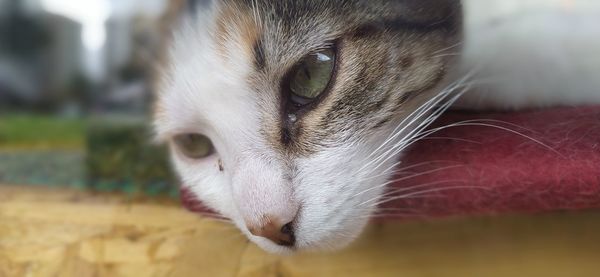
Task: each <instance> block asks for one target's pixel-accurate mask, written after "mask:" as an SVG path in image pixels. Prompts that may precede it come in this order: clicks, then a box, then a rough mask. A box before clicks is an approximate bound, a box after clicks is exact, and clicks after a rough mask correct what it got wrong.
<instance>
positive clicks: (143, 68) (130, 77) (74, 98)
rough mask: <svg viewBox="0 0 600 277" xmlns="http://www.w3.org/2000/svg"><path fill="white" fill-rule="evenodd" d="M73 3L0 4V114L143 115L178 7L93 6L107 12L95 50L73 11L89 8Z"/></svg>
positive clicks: (130, 1)
mask: <svg viewBox="0 0 600 277" xmlns="http://www.w3.org/2000/svg"><path fill="white" fill-rule="evenodd" d="M61 1H63V2H64V3H63V2H61ZM67 1H68V2H67ZM71 1H72V0H53V1H46V0H0V108H2V109H7V108H16V109H19V110H21V111H23V109H24V108H27V109H30V110H34V111H37V110H48V111H54V112H61V111H63V110H65V109H68V110H73V109H72V108H73V106H77V108H76V110H80V111H81V110H87V109H91V110H92V111H93V112H113V111H118V112H128V113H131V112H134V113H142V112H144V111H145V109H146V107H147V106H148V103H149V100H150V95H151V88H152V86H151V83H152V68H153V67H154V66H155V64H156V63H157V60H159V56H160V51H161V48H162V47H161V46H162V44H163V43H164V37H165V30H167V29H168V27H167V25H168V24H169V22H171V19H172V17H173V11H174V10H177V7H179V6H181V3H182V2H183V1H181V0H176V1H168V0H146V1H142V0H118V1H117V0H97V1H105V2H103V3H105V4H107V5H110V13H109V14H108V17H107V19H106V21H105V22H104V30H103V31H104V34H103V35H102V36H101V37H102V41H100V42H101V43H102V44H103V46H101V47H100V48H99V49H94V50H93V51H91V50H90V49H89V45H86V35H89V34H87V33H86V32H87V31H89V26H86V25H85V24H86V22H85V17H83V16H82V15H81V14H76V13H74V11H77V9H73V6H75V5H79V9H81V5H87V4H85V3H84V4H82V3H81V2H79V3H75V2H71ZM49 2H53V5H54V6H52V7H48V5H49V4H48V3H49ZM61 3H62V4H61ZM69 8H71V10H68V9H69ZM61 9H65V10H64V12H63V11H61ZM80 11H81V10H80ZM84 11H85V12H86V13H88V12H90V10H89V9H88V10H84ZM167 11H170V12H167ZM92 12H93V11H92ZM101 28H102V27H101ZM100 31H102V30H100ZM7 42H9V43H7ZM90 61H92V64H90ZM90 66H95V68H93V70H90Z"/></svg>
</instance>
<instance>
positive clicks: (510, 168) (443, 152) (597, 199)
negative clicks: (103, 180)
mask: <svg viewBox="0 0 600 277" xmlns="http://www.w3.org/2000/svg"><path fill="white" fill-rule="evenodd" d="M465 121H467V122H465ZM456 122H464V123H463V124H461V126H456V127H449V128H446V129H443V130H441V131H439V132H437V133H435V134H433V135H431V136H430V137H429V138H427V139H424V140H422V141H420V142H418V143H416V144H415V145H414V146H413V147H412V148H411V149H410V150H409V151H408V152H407V154H406V156H405V157H404V158H403V164H401V165H400V166H399V167H398V169H397V170H398V171H399V173H398V174H397V176H396V178H395V179H398V180H399V181H397V182H395V183H394V184H393V185H391V186H390V190H389V193H388V195H387V196H388V197H389V199H394V200H390V202H387V203H383V204H382V205H380V206H381V211H379V213H378V214H377V215H376V218H383V219H386V220H387V219H399V218H402V219H406V218H422V217H426V218H430V217H446V216H462V215H483V214H501V213H535V212H545V211H562V210H582V209H594V208H600V107H583V108H556V109H547V110H538V111H528V112H519V113H496V114H479V113H463V112H450V113H448V114H446V115H445V116H444V117H443V118H442V119H440V120H439V122H438V123H437V124H436V126H437V127H440V126H446V125H448V124H452V123H456ZM436 126H434V128H435V127H436ZM182 200H183V203H184V206H186V207H187V208H189V209H190V210H192V211H196V212H206V211H207V210H206V209H205V208H203V207H202V205H201V204H200V203H199V202H198V201H197V200H196V199H195V198H194V197H193V195H192V194H191V193H189V192H188V191H185V190H183V191H182Z"/></svg>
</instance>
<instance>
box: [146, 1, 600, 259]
mask: <svg viewBox="0 0 600 277" xmlns="http://www.w3.org/2000/svg"><path fill="white" fill-rule="evenodd" d="M474 1H475V0H474ZM197 5H199V6H201V7H198V8H196V9H195V11H194V13H192V14H190V15H187V16H185V18H184V19H183V20H182V22H181V23H180V24H179V25H178V28H177V29H176V31H175V32H174V34H173V38H172V43H171V46H170V49H169V51H168V55H167V58H166V63H165V64H164V66H163V67H162V68H161V72H160V76H161V79H160V82H159V93H158V95H157V97H156V98H157V99H156V103H155V110H154V125H155V129H156V133H157V138H158V139H159V140H160V141H162V142H165V143H167V144H168V145H169V146H170V148H171V150H172V151H171V155H172V161H173V163H174V165H175V168H176V169H177V172H178V173H179V176H180V177H181V180H182V183H183V186H185V187H186V188H187V189H188V190H190V191H191V192H192V193H193V194H194V195H195V196H196V197H197V198H198V199H200V200H201V201H202V202H203V203H204V204H205V205H206V206H208V207H210V208H212V209H213V210H215V211H217V212H219V213H220V214H221V215H223V216H224V217H226V218H228V219H230V220H231V221H232V222H233V223H234V224H235V225H236V226H237V227H238V228H239V229H240V230H241V231H242V232H243V233H244V234H245V235H246V236H247V237H248V238H249V239H250V240H251V241H253V242H254V243H256V244H257V245H259V246H260V247H262V248H263V249H265V250H267V251H270V252H274V253H293V252H297V251H314V250H333V249H340V248H343V247H345V246H347V245H348V244H349V243H351V242H352V241H353V240H354V239H355V238H357V237H358V236H359V234H360V233H361V231H362V230H363V228H364V226H365V225H366V224H367V222H368V220H369V216H370V215H372V214H373V213H374V212H375V210H376V208H377V207H376V205H373V204H371V203H373V202H377V201H373V200H377V199H379V198H380V197H381V196H382V194H383V193H384V191H385V183H386V181H387V180H389V178H390V176H391V175H392V173H393V169H394V168H395V167H396V166H397V165H398V164H399V163H400V162H401V160H402V153H403V150H404V149H405V148H406V147H407V146H409V145H410V144H411V143H412V142H414V141H415V140H416V139H417V138H418V137H419V136H420V135H421V134H422V133H423V131H424V130H426V129H425V128H426V127H427V125H428V124H429V123H431V122H432V121H433V120H435V119H436V118H437V117H438V116H439V115H440V114H442V113H443V112H444V111H445V110H447V109H448V108H450V107H451V106H453V105H455V103H457V101H459V99H460V96H461V95H462V94H463V93H465V92H467V91H469V89H472V88H473V87H476V86H477V85H478V83H477V82H473V81H472V80H477V79H482V77H481V76H483V75H482V74H484V73H486V70H485V68H484V69H483V70H480V71H475V70H473V68H477V67H476V66H467V65H466V63H465V61H469V58H471V61H472V60H473V57H477V53H478V52H477V51H476V50H477V47H474V46H471V45H464V42H465V41H466V42H469V36H470V35H471V37H470V38H471V39H472V35H473V33H469V32H467V33H466V34H465V32H464V31H463V29H464V28H463V24H464V21H465V19H464V17H463V4H462V3H461V1H458V0H374V1H373V0H346V1H341V0H306V1H295V0H280V1H271V0H215V1H210V2H209V3H202V4H197ZM465 30H467V31H472V29H470V28H466V29H465ZM475 30H476V31H477V30H481V29H475ZM476 33H477V32H474V34H476ZM465 35H466V36H467V39H466V40H465V39H463V38H464V36H465ZM473 45H475V46H477V43H473ZM463 49H465V51H466V52H467V53H469V51H470V53H473V54H472V55H471V56H467V57H466V58H465V56H464V55H463V54H462V53H463ZM474 60H478V59H474ZM492 69H493V67H492ZM482 72H483V73H482ZM490 72H491V73H493V72H494V70H488V71H487V73H490ZM507 93H508V94H509V95H508V97H507V98H509V99H510V93H517V92H507ZM489 95H492V96H493V94H489ZM486 97H487V96H486V95H474V96H471V97H467V98H464V99H462V100H460V102H459V103H460V104H462V105H463V106H467V107H472V108H483V107H488V106H489V103H490V102H493V101H491V100H482V99H486ZM590 97H591V98H595V97H596V96H595V94H590ZM491 98H493V97H491ZM500 99H503V98H502V97H500ZM544 104H547V105H550V104H551V103H550V102H547V103H544ZM456 105H458V104H456ZM523 106H524V105H523V103H520V102H514V101H512V102H511V101H508V102H502V101H498V103H496V107H510V108H521V107H523Z"/></svg>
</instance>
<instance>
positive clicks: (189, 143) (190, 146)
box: [174, 134, 214, 159]
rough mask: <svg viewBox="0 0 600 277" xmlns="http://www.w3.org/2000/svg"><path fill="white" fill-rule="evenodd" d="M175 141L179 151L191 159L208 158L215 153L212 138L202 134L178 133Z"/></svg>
mask: <svg viewBox="0 0 600 277" xmlns="http://www.w3.org/2000/svg"><path fill="white" fill-rule="evenodd" d="M174 142H175V145H176V146H177V147H178V148H179V151H181V153H182V154H184V155H185V156H186V157H188V158H191V159H202V158H206V157H208V156H210V155H212V154H213V153H214V147H213V145H212V142H211V141H210V139H209V138H207V137H206V136H203V135H200V134H184V135H178V136H176V137H175V138H174Z"/></svg>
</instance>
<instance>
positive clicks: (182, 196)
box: [179, 185, 223, 219]
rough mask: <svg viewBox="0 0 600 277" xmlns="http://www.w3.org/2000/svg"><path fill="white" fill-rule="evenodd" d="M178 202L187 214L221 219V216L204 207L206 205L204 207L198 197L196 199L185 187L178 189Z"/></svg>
mask: <svg viewBox="0 0 600 277" xmlns="http://www.w3.org/2000/svg"><path fill="white" fill-rule="evenodd" d="M179 201H180V203H181V206H182V207H183V208H185V209H186V210H188V211H189V212H192V213H195V214H200V215H203V216H207V217H210V218H219V219H223V216H221V215H219V213H217V212H215V211H213V210H211V209H210V208H208V207H206V205H204V204H203V203H202V201H200V200H199V199H198V197H196V195H195V194H194V192H192V190H191V189H190V188H189V187H187V186H185V185H181V186H180V187H179Z"/></svg>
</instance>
